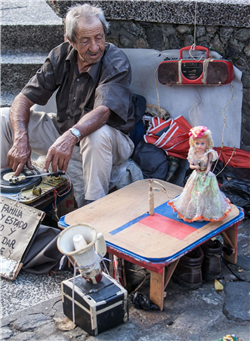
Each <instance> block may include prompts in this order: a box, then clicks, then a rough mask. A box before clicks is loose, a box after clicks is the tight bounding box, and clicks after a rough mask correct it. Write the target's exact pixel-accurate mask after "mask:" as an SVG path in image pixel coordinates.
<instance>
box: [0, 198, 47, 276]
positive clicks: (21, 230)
mask: <svg viewBox="0 0 250 341" xmlns="http://www.w3.org/2000/svg"><path fill="white" fill-rule="evenodd" d="M44 215H45V213H44V212H42V211H40V210H38V209H36V208H33V207H31V206H27V205H24V204H21V203H19V202H18V201H15V200H10V199H8V198H5V197H2V196H0V275H1V276H2V277H5V278H8V279H11V280H14V279H15V278H16V277H17V274H18V272H19V271H20V269H21V267H22V263H21V261H22V256H23V254H24V252H25V250H26V249H27V247H28V245H29V243H30V241H31V239H32V237H33V235H34V232H35V231H36V228H37V226H38V224H39V222H40V221H41V220H42V219H43V218H44Z"/></svg>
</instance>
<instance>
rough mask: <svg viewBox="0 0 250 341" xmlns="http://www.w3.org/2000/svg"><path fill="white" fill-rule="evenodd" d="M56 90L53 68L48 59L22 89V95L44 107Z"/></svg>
mask: <svg viewBox="0 0 250 341" xmlns="http://www.w3.org/2000/svg"><path fill="white" fill-rule="evenodd" d="M56 89H57V86H56V83H55V77H54V70H53V66H52V64H51V62H50V60H49V59H46V61H45V63H44V64H43V65H42V66H41V68H40V69H39V70H37V72H36V74H35V75H34V76H33V77H32V78H31V79H30V80H29V82H28V83H27V84H26V86H25V87H24V88H23V89H22V93H23V94H24V95H25V96H26V97H27V98H28V99H29V100H31V101H32V102H33V103H36V104H39V105H45V104H46V103H47V102H48V100H49V98H50V97H51V96H52V94H53V92H54V91H55V90H56Z"/></svg>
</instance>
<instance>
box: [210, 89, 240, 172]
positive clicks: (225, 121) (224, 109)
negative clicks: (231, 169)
mask: <svg viewBox="0 0 250 341" xmlns="http://www.w3.org/2000/svg"><path fill="white" fill-rule="evenodd" d="M230 84H231V86H232V97H231V99H230V101H229V102H228V103H227V104H226V105H225V106H224V108H223V109H222V117H223V121H224V125H223V130H222V143H221V149H220V153H219V156H218V158H217V160H216V163H215V165H214V167H213V172H214V170H215V168H216V166H217V163H218V161H219V159H220V156H221V153H222V150H223V147H224V132H225V128H227V136H228V138H229V140H230V142H231V143H232V145H233V151H232V154H231V156H230V158H229V159H228V160H227V162H226V164H225V165H224V167H223V168H222V170H221V171H220V172H219V173H217V174H216V176H218V175H219V174H220V173H222V172H223V171H224V169H225V168H226V166H227V165H228V164H229V163H230V161H231V159H232V157H233V155H234V153H235V148H236V147H235V146H234V143H233V141H232V140H231V138H230V136H229V130H228V126H227V120H226V115H225V111H226V108H227V107H228V106H229V104H230V103H231V102H232V100H233V98H234V85H233V83H230Z"/></svg>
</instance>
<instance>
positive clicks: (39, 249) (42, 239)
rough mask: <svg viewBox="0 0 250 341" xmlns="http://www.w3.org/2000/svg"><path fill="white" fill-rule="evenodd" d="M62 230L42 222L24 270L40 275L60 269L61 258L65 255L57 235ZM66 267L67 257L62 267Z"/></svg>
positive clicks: (26, 257)
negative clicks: (60, 249) (58, 245)
mask: <svg viewBox="0 0 250 341" xmlns="http://www.w3.org/2000/svg"><path fill="white" fill-rule="evenodd" d="M60 232H61V231H60V230H59V229H57V228H54V227H50V226H46V225H42V224H41V225H40V226H39V227H38V229H37V231H36V234H35V236H34V240H33V241H32V244H31V245H30V248H29V250H28V252H27V254H26V256H25V258H24V260H23V267H22V270H23V271H26V272H30V273H33V274H37V275H39V274H46V273H48V272H50V271H57V270H59V265H60V260H61V258H62V257H63V254H62V253H61V252H60V251H59V250H58V248H57V237H58V234H59V233H60ZM66 267H67V260H66V259H65V261H64V263H63V266H62V269H65V268H66Z"/></svg>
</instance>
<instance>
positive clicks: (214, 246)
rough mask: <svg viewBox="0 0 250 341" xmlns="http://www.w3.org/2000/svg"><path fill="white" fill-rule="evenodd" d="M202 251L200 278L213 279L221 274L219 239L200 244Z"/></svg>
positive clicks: (220, 246)
mask: <svg viewBox="0 0 250 341" xmlns="http://www.w3.org/2000/svg"><path fill="white" fill-rule="evenodd" d="M201 248H202V250H203V252H204V260H203V264H202V278H203V279H204V280H213V279H216V278H219V277H220V274H221V253H222V248H223V246H222V244H221V242H220V241H219V240H217V239H216V240H209V241H207V242H206V243H204V244H203V245H202V246H201Z"/></svg>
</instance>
